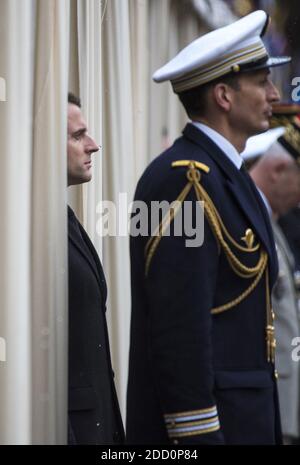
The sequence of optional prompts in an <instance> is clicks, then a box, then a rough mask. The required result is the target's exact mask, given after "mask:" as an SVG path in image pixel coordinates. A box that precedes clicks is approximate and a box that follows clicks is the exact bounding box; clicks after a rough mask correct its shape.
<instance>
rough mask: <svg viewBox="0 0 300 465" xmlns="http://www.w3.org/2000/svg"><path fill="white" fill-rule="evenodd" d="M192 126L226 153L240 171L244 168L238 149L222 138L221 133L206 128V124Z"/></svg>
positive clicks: (195, 122)
mask: <svg viewBox="0 0 300 465" xmlns="http://www.w3.org/2000/svg"><path fill="white" fill-rule="evenodd" d="M192 124H193V125H194V126H195V127H196V128H198V129H200V130H201V131H202V132H204V134H206V135H207V136H208V137H209V138H210V139H211V140H213V142H214V143H215V144H216V145H217V146H218V147H219V148H220V149H221V150H222V151H223V152H224V153H225V155H226V156H227V158H229V160H230V161H231V162H232V163H233V164H234V165H235V166H236V168H237V169H238V170H239V169H240V167H241V166H242V163H243V160H242V157H241V156H240V154H239V153H238V151H237V150H236V148H235V147H234V146H233V145H232V144H231V143H230V142H229V141H228V140H227V139H225V137H224V136H222V135H221V134H220V133H219V132H217V131H215V130H214V129H212V128H210V127H208V126H206V124H203V123H199V121H192Z"/></svg>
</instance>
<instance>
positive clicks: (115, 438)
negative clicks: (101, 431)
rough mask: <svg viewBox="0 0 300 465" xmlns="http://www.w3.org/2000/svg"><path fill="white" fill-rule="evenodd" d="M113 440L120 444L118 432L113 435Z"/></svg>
mask: <svg viewBox="0 0 300 465" xmlns="http://www.w3.org/2000/svg"><path fill="white" fill-rule="evenodd" d="M113 440H114V442H117V443H118V442H120V435H119V433H118V431H116V432H115V433H114V434H113Z"/></svg>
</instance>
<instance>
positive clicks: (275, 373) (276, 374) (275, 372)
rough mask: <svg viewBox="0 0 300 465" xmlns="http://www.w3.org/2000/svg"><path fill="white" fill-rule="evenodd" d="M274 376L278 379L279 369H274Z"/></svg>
mask: <svg viewBox="0 0 300 465" xmlns="http://www.w3.org/2000/svg"><path fill="white" fill-rule="evenodd" d="M274 376H275V379H278V377H279V375H278V371H277V370H274Z"/></svg>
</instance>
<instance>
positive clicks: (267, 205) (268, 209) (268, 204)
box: [256, 186, 273, 218]
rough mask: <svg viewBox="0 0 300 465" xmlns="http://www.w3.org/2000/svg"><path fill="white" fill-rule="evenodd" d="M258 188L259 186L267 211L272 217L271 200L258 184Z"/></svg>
mask: <svg viewBox="0 0 300 465" xmlns="http://www.w3.org/2000/svg"><path fill="white" fill-rule="evenodd" d="M256 188H257V190H258V192H259V193H260V195H261V198H262V199H263V202H264V204H265V207H266V209H267V211H268V213H269V216H270V218H272V214H273V213H272V208H271V205H270V203H269V200H268V199H267V197H266V196H265V194H264V193H263V191H261V190H260V189H259V188H258V187H257V186H256Z"/></svg>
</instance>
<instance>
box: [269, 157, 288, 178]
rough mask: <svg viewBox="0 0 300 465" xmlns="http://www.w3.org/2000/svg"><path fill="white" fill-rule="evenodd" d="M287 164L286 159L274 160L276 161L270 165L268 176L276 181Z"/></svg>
mask: <svg viewBox="0 0 300 465" xmlns="http://www.w3.org/2000/svg"><path fill="white" fill-rule="evenodd" d="M287 165H288V162H287V160H276V162H274V163H273V166H271V167H270V178H271V180H272V181H273V182H277V181H278V179H279V178H280V176H282V174H284V172H285V170H286V168H287Z"/></svg>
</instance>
